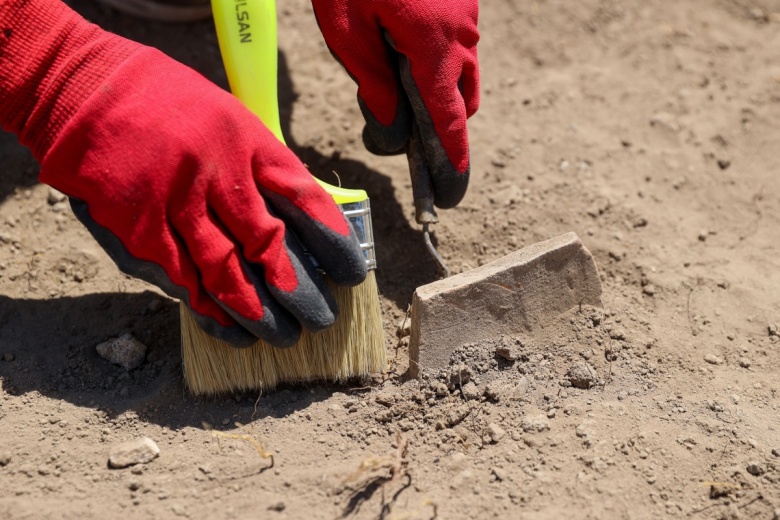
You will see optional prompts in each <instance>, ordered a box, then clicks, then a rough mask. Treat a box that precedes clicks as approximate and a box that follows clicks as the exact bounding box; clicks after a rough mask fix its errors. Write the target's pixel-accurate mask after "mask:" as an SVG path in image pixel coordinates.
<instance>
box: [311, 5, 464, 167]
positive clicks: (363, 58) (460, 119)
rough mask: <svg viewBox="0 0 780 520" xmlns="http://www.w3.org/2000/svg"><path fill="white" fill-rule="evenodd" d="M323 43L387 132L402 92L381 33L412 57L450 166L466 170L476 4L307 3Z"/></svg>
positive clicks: (410, 59) (417, 82)
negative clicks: (315, 15)
mask: <svg viewBox="0 0 780 520" xmlns="http://www.w3.org/2000/svg"><path fill="white" fill-rule="evenodd" d="M312 4H313V6H314V10H315V12H316V14H317V20H318V22H319V25H320V30H321V31H322V34H323V36H324V38H325V41H326V43H327V44H328V46H329V47H330V49H331V50H332V51H333V53H334V54H335V55H336V56H337V57H338V58H339V60H340V61H341V62H342V63H343V65H344V67H345V68H346V69H347V70H348V71H349V73H350V74H351V75H352V76H353V77H354V78H355V80H356V81H357V83H358V86H359V87H358V96H360V98H361V99H362V100H363V101H364V102H365V104H366V105H367V107H368V109H369V110H370V111H371V113H372V114H373V116H374V117H375V118H376V119H377V120H378V121H379V122H380V123H381V124H383V125H385V126H390V125H391V124H392V123H393V119H394V117H395V116H396V113H397V107H398V102H399V99H398V98H399V94H400V93H401V92H402V87H401V85H400V82H399V79H398V73H397V71H396V70H394V62H393V60H392V59H389V58H388V46H387V44H386V42H385V38H384V33H385V32H386V33H387V34H388V35H389V36H390V37H391V38H392V39H393V41H394V44H395V47H396V50H397V51H398V52H399V53H401V54H403V55H405V56H406V57H408V58H409V61H410V63H411V68H412V76H413V77H414V80H415V83H416V84H417V88H418V89H419V91H420V95H421V97H422V100H423V101H424V103H425V106H426V108H427V110H428V112H429V113H430V116H431V118H432V120H433V125H434V127H435V129H436V133H437V134H438V135H439V138H440V139H441V142H442V145H443V147H444V150H445V151H446V153H447V155H448V157H449V161H450V163H451V164H452V165H453V166H454V167H455V169H456V170H457V171H458V172H465V171H466V170H467V169H468V166H469V149H468V131H467V128H466V119H467V118H468V117H471V116H472V115H473V114H474V113H475V112H476V111H477V108H478V106H479V68H478V65H477V41H478V40H479V32H478V30H477V14H478V6H477V0H457V1H450V0H382V1H377V0H312Z"/></svg>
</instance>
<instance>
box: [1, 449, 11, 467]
mask: <svg viewBox="0 0 780 520" xmlns="http://www.w3.org/2000/svg"><path fill="white" fill-rule="evenodd" d="M10 463H11V454H10V453H8V452H3V453H0V466H8V464H10Z"/></svg>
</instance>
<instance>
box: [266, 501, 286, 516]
mask: <svg viewBox="0 0 780 520" xmlns="http://www.w3.org/2000/svg"><path fill="white" fill-rule="evenodd" d="M286 507H287V506H286V505H284V502H276V503H275V504H271V505H270V506H268V510H269V511H277V512H279V513H281V512H282V511H284V509H285V508H286Z"/></svg>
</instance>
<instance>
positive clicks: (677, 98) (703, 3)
mask: <svg viewBox="0 0 780 520" xmlns="http://www.w3.org/2000/svg"><path fill="white" fill-rule="evenodd" d="M72 5H73V6H74V7H75V8H76V9H78V10H79V11H80V12H82V13H83V14H84V15H85V16H87V17H88V18H89V19H91V20H93V21H95V22H96V23H99V24H100V25H102V26H103V27H105V28H107V29H110V30H113V31H115V32H118V33H120V34H122V35H125V36H127V37H129V38H132V39H135V40H138V41H141V42H144V43H147V44H149V45H154V46H156V47H159V48H160V49H162V50H163V51H165V52H167V53H168V54H170V55H171V56H173V57H175V58H177V59H179V60H180V61H183V62H185V63H187V64H189V65H191V66H193V67H195V68H196V69H198V70H200V71H201V72H202V73H204V74H205V75H207V76H208V77H210V78H212V79H213V80H214V81H216V82H217V83H219V84H220V85H223V86H225V83H226V82H225V78H224V73H223V71H222V69H221V63H220V60H219V53H218V49H217V45H216V39H215V36H214V32H213V29H212V27H211V25H210V22H204V23H201V24H191V25H163V24H154V23H145V22H141V21H138V20H134V19H130V18H127V17H123V16H120V15H119V14H117V13H116V12H114V11H112V10H110V9H108V8H104V7H102V6H100V5H96V4H93V3H92V2H90V1H89V0H78V1H74V2H72ZM279 23H280V47H281V51H280V58H281V78H280V84H281V90H282V99H281V103H282V118H283V120H284V121H285V126H286V127H285V131H286V134H287V135H288V136H289V137H290V139H289V142H290V144H291V146H292V147H293V148H294V149H295V151H296V152H297V153H298V154H299V156H301V157H302V158H303V159H304V160H305V162H306V163H307V164H308V165H309V166H310V168H311V169H312V171H313V172H314V173H316V174H317V175H320V176H323V177H325V178H328V179H332V177H329V176H330V175H331V171H334V170H335V171H337V172H338V173H339V174H340V176H341V178H342V181H343V183H344V184H345V185H348V186H362V187H364V188H365V189H367V191H368V192H369V195H370V197H371V200H372V206H373V207H374V223H375V226H376V235H377V241H378V243H379V246H378V257H379V264H380V270H379V271H378V280H379V285H380V290H381V293H382V304H383V310H384V316H385V324H386V330H387V336H388V349H389V350H390V353H391V355H395V353H396V352H397V357H396V359H395V362H394V364H393V368H392V370H391V371H390V372H389V373H388V374H387V375H385V376H384V377H377V378H376V380H374V381H372V382H371V384H370V385H365V384H361V383H355V384H354V385H348V386H341V387H338V386H329V385H319V384H313V385H310V386H307V387H289V388H283V389H280V390H278V391H276V392H273V393H271V394H270V395H262V396H260V397H259V398H258V395H257V394H245V395H235V396H227V397H223V398H216V399H202V398H194V397H192V396H191V395H189V394H188V393H187V391H186V390H185V389H184V386H183V381H182V375H181V366H180V362H181V358H180V354H179V350H178V345H179V324H178V308H177V303H176V302H174V301H172V300H170V299H168V298H166V297H164V296H162V295H161V294H160V293H159V291H157V290H156V289H154V288H153V287H151V286H148V285H146V284H144V283H142V282H139V281H135V280H132V279H129V278H127V277H125V276H123V275H122V274H120V273H119V272H118V270H117V269H116V268H115V267H114V266H113V264H112V263H111V261H110V260H109V259H108V257H107V256H106V255H105V254H104V253H103V252H102V251H101V250H100V249H99V247H98V246H97V245H96V244H95V242H94V241H93V240H92V239H91V238H90V236H89V235H88V233H87V232H86V231H85V230H84V229H83V228H82V227H81V226H80V225H79V223H78V222H77V221H76V220H75V218H74V217H73V215H72V214H71V212H70V210H69V208H68V207H67V206H66V203H64V202H59V201H58V199H57V197H56V196H51V197H50V192H49V189H48V187H46V186H43V185H40V184H38V183H37V181H36V176H37V171H38V167H37V165H36V163H35V162H34V161H33V160H32V158H31V157H30V155H29V153H28V152H27V151H26V150H25V149H24V148H23V147H21V146H20V145H19V144H18V143H17V142H16V141H15V139H14V137H13V136H10V135H6V134H4V135H0V172H2V175H1V176H0V199H1V200H2V205H1V206H0V294H1V296H0V323H1V324H2V326H1V327H0V384H1V385H2V386H0V517H1V518H5V519H22V518H30V519H38V518H51V519H55V518H56V519H67V518H73V519H83V518H122V517H125V518H163V519H164V518H176V517H185V518H192V519H217V518H220V519H221V518H225V519H228V518H236V519H243V518H279V519H282V518H317V519H319V518H323V519H332V518H339V517H347V518H366V519H368V518H396V519H401V518H404V519H430V518H434V517H438V518H445V519H447V518H490V517H496V518H549V519H558V518H636V519H642V518H654V519H655V518H666V517H677V518H682V517H689V518H694V519H697V518H728V519H738V518H761V519H772V518H774V519H775V520H778V519H780V396H779V395H778V391H779V390H780V377H779V374H780V331H778V327H780V292H778V288H780V245H778V243H779V242H780V240H779V239H780V232H778V229H780V201H779V200H778V197H777V188H778V174H780V154H778V149H780V52H778V49H780V1H777V0H683V1H678V2H669V1H664V0H624V1H618V0H580V1H578V2H571V1H563V0H545V1H520V0H484V1H483V2H482V4H481V18H480V24H481V31H482V41H481V44H480V48H479V51H480V57H481V67H482V80H483V92H482V93H483V97H482V100H483V101H482V106H481V109H480V111H479V113H478V114H477V115H476V116H475V117H474V118H473V119H472V121H471V125H470V132H471V142H472V165H473V166H472V167H473V171H472V185H471V188H470V191H469V193H468V195H467V196H466V198H465V200H464V201H463V203H462V204H461V205H460V206H459V207H458V208H456V209H454V210H451V211H446V212H442V213H441V215H440V216H441V220H442V222H441V224H440V225H438V226H437V227H436V229H435V233H436V237H437V240H438V245H439V249H440V251H441V252H442V254H443V255H444V258H445V259H446V261H447V263H448V264H449V266H450V268H451V269H452V270H453V271H455V272H461V271H465V270H468V269H471V268H474V267H476V266H478V265H481V264H483V263H485V262H488V261H490V260H492V259H495V258H498V257H500V256H502V255H504V254H506V253H508V252H510V251H514V250H516V249H518V248H520V247H523V246H524V245H528V244H531V243H534V242H537V241H539V240H543V239H547V238H550V237H553V236H557V235H560V234H562V233H564V232H567V231H575V232H576V233H577V234H578V235H579V236H580V237H581V238H582V240H583V242H584V243H585V245H586V246H587V247H588V248H589V249H590V251H591V252H592V253H593V255H594V256H595V258H596V261H597V263H598V267H599V269H600V272H601V277H602V283H603V289H604V294H603V300H604V309H589V308H585V309H583V310H582V311H581V312H580V311H579V310H578V309H575V310H573V311H572V312H570V313H569V314H567V315H564V316H561V317H560V318H559V319H558V321H557V322H556V323H555V324H554V326H551V327H548V328H546V329H545V330H544V333H540V334H539V335H537V336H535V337H533V338H529V337H517V338H514V337H512V338H503V339H502V340H501V341H496V342H493V343H488V342H482V343H478V344H475V345H472V346H471V347H468V348H465V349H463V350H462V351H461V352H460V355H459V357H458V358H457V359H456V361H457V362H458V363H459V364H460V363H462V365H463V366H462V367H460V369H459V370H460V372H459V375H460V376H461V377H460V379H459V381H456V383H463V382H465V381H464V380H465V379H468V378H471V379H472V383H473V384H466V385H462V386H460V384H455V385H453V384H449V385H448V384H447V383H448V382H449V381H447V380H446V379H445V380H440V379H437V378H429V379H427V380H421V381H417V380H411V381H408V380H405V379H404V378H403V377H402V374H403V371H404V368H405V367H404V364H405V363H406V361H405V359H406V350H405V343H404V342H405V340H404V341H402V342H401V346H400V348H399V349H398V350H397V351H396V347H397V343H398V342H397V340H396V336H395V331H396V328H397V327H398V324H399V322H400V321H401V319H402V318H403V316H404V314H405V311H406V308H407V305H408V303H409V302H410V301H411V295H412V293H413V291H414V288H415V287H417V286H419V285H421V284H425V283H428V282H430V281H432V280H434V279H435V278H436V268H435V265H434V264H433V262H432V261H431V260H430V259H429V258H428V257H427V255H426V253H425V250H424V246H423V242H422V237H421V234H420V231H419V228H418V227H417V226H416V225H415V224H414V223H413V218H412V213H413V209H412V204H411V188H410V184H409V180H408V178H407V171H406V164H405V160H404V159H403V158H401V157H392V158H386V157H374V156H371V155H370V154H368V153H367V152H366V151H365V150H363V149H362V145H361V142H360V139H359V135H360V130H361V128H362V124H361V120H360V115H359V112H358V109H357V105H356V103H355V102H354V91H355V89H354V87H353V85H352V84H351V82H350V80H349V78H348V77H347V75H346V74H345V73H344V72H343V71H342V70H341V69H340V68H339V66H338V65H337V64H336V63H335V62H334V61H333V60H332V59H331V57H330V55H329V53H328V52H327V49H326V48H325V46H324V43H323V42H322V39H321V36H320V35H319V32H318V30H317V26H316V23H315V21H314V18H313V16H312V13H311V8H310V6H309V4H308V3H307V2H306V0H283V1H281V2H280V15H279ZM150 138H154V129H150ZM124 332H131V333H132V334H133V335H134V336H135V337H136V338H138V339H139V340H140V341H142V342H143V343H144V344H146V345H147V346H148V348H149V353H148V355H147V357H146V360H145V362H144V364H143V365H142V366H141V367H139V368H137V369H135V370H132V371H130V372H129V373H128V372H126V371H125V370H124V369H123V368H121V367H117V366H113V365H110V364H109V363H107V362H106V361H105V360H104V359H102V358H101V357H99V356H98V354H97V353H96V351H95V346H96V345H97V344H98V343H100V342H102V341H105V340H106V339H109V338H113V337H116V336H119V335H121V334H122V333H124ZM499 347H503V348H506V349H509V350H511V351H513V352H514V353H515V356H514V359H513V360H511V361H510V360H506V359H504V358H501V357H496V355H495V353H496V350H497V349H498V348H499ZM584 363H587V364H588V366H587V367H586V366H584V365H583V364H584ZM578 367H579V369H580V372H582V369H583V368H584V369H585V370H586V375H587V374H589V375H590V377H589V378H588V377H585V381H584V382H583V381H582V378H580V379H576V378H573V377H571V376H570V375H567V374H569V372H570V370H571V369H577V368H578ZM572 381H574V383H575V385H574V386H572ZM450 383H451V382H450ZM204 422H205V423H208V424H211V425H212V426H213V427H214V430H208V429H205V428H204V426H203V423H204ZM143 435H146V436H148V437H150V438H152V439H153V440H154V441H156V443H157V444H158V445H159V447H160V450H161V454H160V457H159V458H157V459H156V460H154V461H152V462H150V463H148V464H145V465H140V466H134V467H132V468H127V469H109V468H108V466H107V459H108V452H109V450H110V448H111V447H112V446H115V445H116V444H118V443H121V442H123V441H126V440H132V439H135V438H138V437H140V436H143ZM226 435H234V436H245V437H243V438H229V437H227V436H226ZM249 438H252V439H256V440H257V441H259V442H260V443H262V445H263V446H264V447H265V449H267V450H269V451H270V452H272V453H273V462H274V464H273V467H270V465H271V464H270V462H271V461H270V460H269V459H264V458H262V457H261V456H260V454H259V452H258V451H257V450H255V448H254V447H253V445H252V444H251V442H249V441H248V439H249Z"/></svg>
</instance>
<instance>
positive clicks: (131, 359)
mask: <svg viewBox="0 0 780 520" xmlns="http://www.w3.org/2000/svg"><path fill="white" fill-rule="evenodd" d="M95 349H96V350H97V352H98V354H100V357H102V358H103V359H105V360H106V361H109V362H111V363H113V364H115V365H121V366H122V367H124V368H125V370H132V369H134V368H137V367H139V366H141V363H143V362H144V358H145V357H146V345H144V344H143V343H141V342H140V341H138V340H137V339H135V338H134V337H133V335H132V334H124V335H122V336H120V337H118V338H114V339H110V340H108V341H104V342H103V343H100V344H99V345H98V346H97V347H95Z"/></svg>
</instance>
